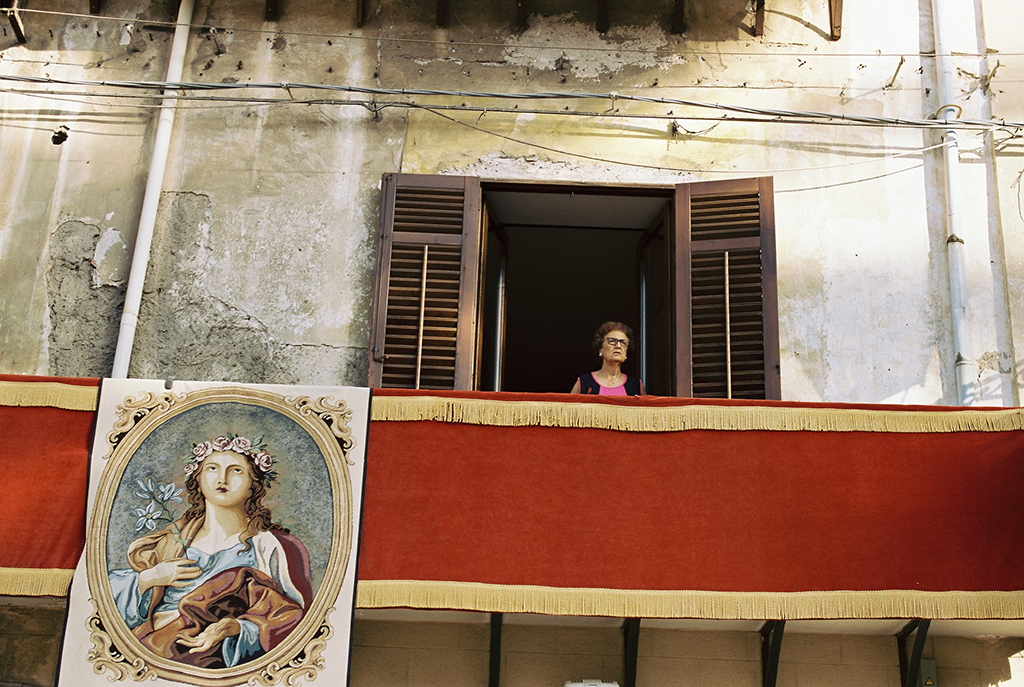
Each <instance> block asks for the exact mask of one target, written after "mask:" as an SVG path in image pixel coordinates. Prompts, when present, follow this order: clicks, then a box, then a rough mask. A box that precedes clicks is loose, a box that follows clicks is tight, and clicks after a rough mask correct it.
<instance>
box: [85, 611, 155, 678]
mask: <svg viewBox="0 0 1024 687" xmlns="http://www.w3.org/2000/svg"><path fill="white" fill-rule="evenodd" d="M90 601H93V600H92V599H90ZM93 608H94V609H95V608H96V602H95V601H93ZM85 626H86V628H88V630H89V641H90V642H92V644H93V645H92V648H90V649H89V651H88V653H87V654H86V658H87V659H88V661H89V663H92V669H93V671H94V672H95V673H96V674H97V675H102V674H103V673H105V672H110V673H111V675H109V676H108V679H109V680H110V681H111V682H118V681H121V680H124V679H126V678H131V679H132V680H135V681H136V682H142V681H143V680H155V679H156V674H155V673H154V672H153V671H152V670H150V668H149V666H148V665H147V664H146V662H145V661H144V660H142V658H136V659H135V660H134V661H129V660H128V658H127V657H126V656H125V655H124V654H122V653H121V652H120V651H118V650H117V647H115V646H114V640H113V639H111V637H110V635H109V634H107V631H106V629H104V627H103V621H102V620H100V616H99V613H98V612H96V611H94V612H93V614H92V615H91V616H89V619H88V620H87V621H86V623H85Z"/></svg>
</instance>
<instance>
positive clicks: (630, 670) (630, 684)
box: [622, 618, 640, 687]
mask: <svg viewBox="0 0 1024 687" xmlns="http://www.w3.org/2000/svg"><path fill="white" fill-rule="evenodd" d="M622 634H623V639H624V640H625V641H624V642H623V643H624V647H623V649H624V654H623V658H624V660H623V663H622V665H623V671H622V672H623V673H624V675H623V678H622V685H623V687H636V665H637V655H638V654H639V651H640V618H626V621H625V622H624V623H623V624H622Z"/></svg>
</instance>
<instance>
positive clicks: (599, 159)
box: [420, 106, 983, 188]
mask: <svg viewBox="0 0 1024 687" xmlns="http://www.w3.org/2000/svg"><path fill="white" fill-rule="evenodd" d="M420 109H423V110H426V111H428V112H431V113H432V114H435V115H437V116H439V117H441V118H443V119H447V120H448V121H450V122H454V123H455V124H460V125H462V126H464V127H467V128H470V129H473V130H475V131H478V132H480V133H484V134H488V135H490V136H495V137H497V138H501V139H504V140H506V141H510V142H512V143H518V144H520V145H524V146H528V147H530V148H537V149H538V150H545V151H547V152H549V153H556V154H559V155H566V156H568V157H575V158H580V159H583V160H590V161H592V162H602V163H605V164H612V165H621V166H623V167H636V168H640V169H653V170H661V171H669V172H683V173H693V174H739V175H744V176H750V175H754V174H762V175H764V174H772V175H780V174H787V173H792V172H816V171H824V170H829V169H839V168H843V167H854V166H857V165H864V164H875V163H879V162H888V161H890V160H895V159H899V158H903V157H909V156H912V155H923V154H924V153H926V152H928V151H929V150H935V149H937V148H942V147H944V146H946V145H948V144H946V143H936V144H935V145H930V146H926V147H924V148H915V149H914V150H909V151H904V152H902V153H894V154H892V155H885V156H882V157H879V158H873V159H870V160H855V161H853V162H842V163H838V164H834V165H819V166H816V167H784V168H780V169H764V168H761V169H757V170H742V169H730V170H716V169H707V168H697V167H694V168H684V167H667V166H665V165H649V164H644V163H642V162H626V161H623V160H612V159H609V158H603V157H600V156H597V155H587V154H585V153H578V152H575V151H572V150H564V149H561V148H555V147H552V146H546V145H543V144H540V143H536V142H530V141H526V140H523V139H520V138H516V137H514V136H509V135H507V134H501V133H497V132H495V131H490V130H489V129H484V128H483V127H480V126H478V125H475V124H470V123H468V122H463V121H461V120H459V119H456V118H454V117H449V116H448V115H446V114H443V113H441V112H437V111H435V110H434V108H432V107H430V106H422V107H420ZM981 135H983V134H975V136H981ZM963 152H967V151H963ZM974 152H977V151H974ZM917 166H920V164H919V165H917ZM906 169H913V167H908V168H906ZM906 169H902V170H898V172H902V171H906ZM898 172H888V173H886V174H882V175H879V176H875V177H869V178H868V179H865V181H868V180H870V179H878V178H881V177H883V176H887V175H888V174H896V173H898ZM846 183H853V182H842V183H838V184H833V185H835V186H842V185H844V184H846ZM821 188H828V187H821Z"/></svg>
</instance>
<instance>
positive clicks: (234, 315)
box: [130, 192, 367, 384]
mask: <svg viewBox="0 0 1024 687" xmlns="http://www.w3.org/2000/svg"><path fill="white" fill-rule="evenodd" d="M160 207H161V216H160V218H159V220H158V224H157V230H156V232H155V234H154V237H153V255H154V261H153V262H152V263H151V265H150V269H149V271H148V273H147V276H146V287H145V289H144V290H143V299H142V307H141V308H140V313H139V330H138V335H137V338H136V345H135V350H136V351H137V353H136V355H135V357H134V358H133V359H132V364H131V369H130V373H131V374H132V375H133V376H140V377H150V378H164V377H167V376H172V377H175V378H177V379H222V380H225V381H234V382H268V383H279V384H296V383H314V384H337V383H348V384H359V383H363V380H365V379H366V367H367V363H366V349H365V348H359V347H351V346H332V345H329V344H315V345H313V344H311V345H306V344H291V343H286V342H282V341H279V340H277V339H275V338H274V336H273V335H272V334H271V333H270V330H269V328H268V326H267V324H266V323H265V322H263V321H261V320H260V319H259V317H257V316H256V315H254V314H253V313H252V312H249V311H248V310H246V309H244V308H242V307H239V306H238V305H237V303H234V302H228V300H226V299H225V298H222V297H219V296H218V295H217V294H216V293H214V292H213V290H212V289H211V284H210V279H211V275H212V274H213V272H214V271H215V270H216V269H234V268H235V267H237V263H238V261H233V260H232V259H231V257H230V256H226V257H224V256H220V255H218V254H217V251H216V250H215V249H214V247H213V243H214V239H215V236H216V234H217V231H218V225H217V222H216V220H215V218H214V216H213V203H212V202H211V200H210V198H209V196H207V195H206V194H201V193H187V192H180V193H164V200H162V201H161V203H160ZM272 273H273V272H272V271H271V272H268V273H267V274H264V275H262V276H263V278H264V282H263V283H264V285H265V287H266V289H267V291H268V293H270V292H273V291H274V290H275V283H274V280H273V278H272V277H270V276H268V275H269V274H272ZM241 276H242V275H239V277H240V278H241ZM276 287H277V288H276V291H277V292H278V293H280V287H281V285H280V284H276Z"/></svg>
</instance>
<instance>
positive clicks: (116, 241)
mask: <svg viewBox="0 0 1024 687" xmlns="http://www.w3.org/2000/svg"><path fill="white" fill-rule="evenodd" d="M110 214H114V213H110ZM93 265H94V266H95V268H96V269H94V270H93V273H92V278H93V284H92V285H93V287H99V286H120V285H121V284H122V283H123V282H124V280H125V279H127V276H128V275H127V271H128V266H129V263H128V244H127V243H125V242H124V239H123V238H121V232H119V231H117V230H116V229H107V230H106V231H105V232H103V233H102V234H100V237H99V240H98V241H97V242H96V252H95V253H94V254H93Z"/></svg>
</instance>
